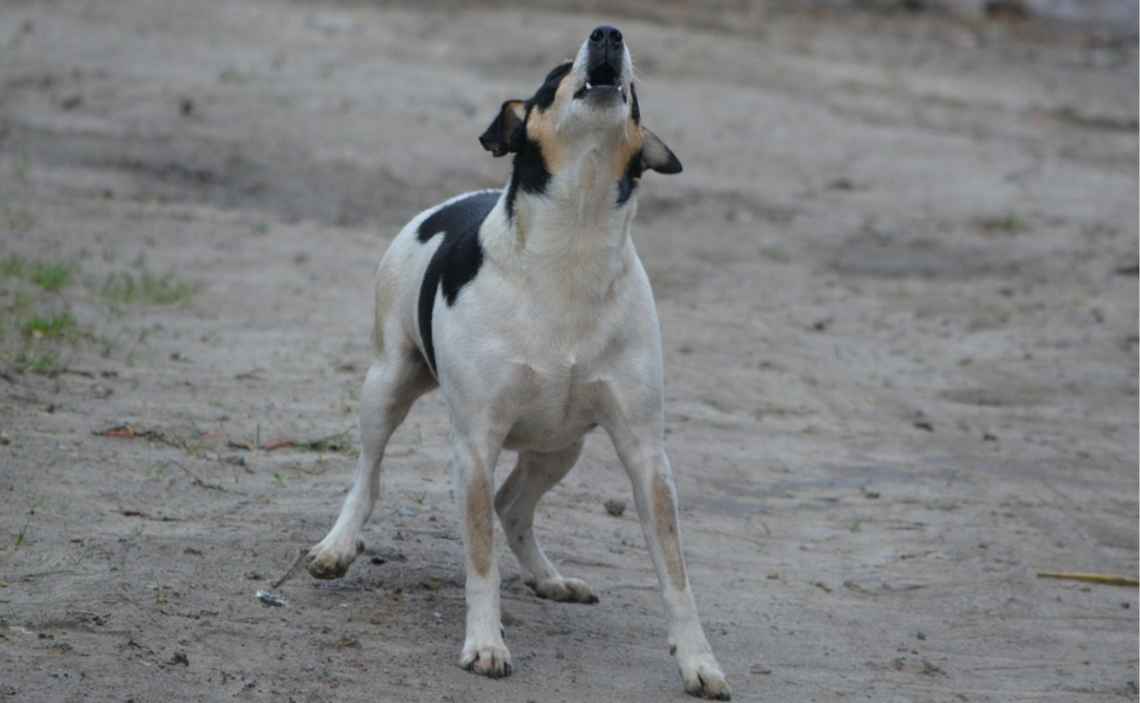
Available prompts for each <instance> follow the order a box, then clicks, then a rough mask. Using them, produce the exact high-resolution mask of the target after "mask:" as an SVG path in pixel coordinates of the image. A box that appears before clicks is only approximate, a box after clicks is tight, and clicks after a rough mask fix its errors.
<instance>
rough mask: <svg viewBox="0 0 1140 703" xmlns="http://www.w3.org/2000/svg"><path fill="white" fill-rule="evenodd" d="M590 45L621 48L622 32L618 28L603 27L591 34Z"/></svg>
mask: <svg viewBox="0 0 1140 703" xmlns="http://www.w3.org/2000/svg"><path fill="white" fill-rule="evenodd" d="M590 43H592V44H598V45H602V46H605V45H607V44H608V45H609V46H612V47H618V46H621V31H620V30H619V29H618V28H617V27H609V26H607V25H602V26H601V27H598V28H597V29H595V30H594V31H592V32H590Z"/></svg>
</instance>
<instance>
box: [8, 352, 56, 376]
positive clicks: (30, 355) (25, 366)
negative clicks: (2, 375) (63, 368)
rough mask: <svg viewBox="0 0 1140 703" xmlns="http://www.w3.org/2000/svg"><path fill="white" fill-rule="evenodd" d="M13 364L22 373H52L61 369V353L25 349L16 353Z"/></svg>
mask: <svg viewBox="0 0 1140 703" xmlns="http://www.w3.org/2000/svg"><path fill="white" fill-rule="evenodd" d="M12 365H13V366H14V367H15V368H16V370H17V371H19V372H20V373H42V374H52V373H55V372H56V371H59V369H60V365H59V354H56V353H55V352H54V351H50V350H49V351H37V350H33V349H25V350H24V351H22V352H20V353H19V354H17V355H16V358H15V359H13V360H12Z"/></svg>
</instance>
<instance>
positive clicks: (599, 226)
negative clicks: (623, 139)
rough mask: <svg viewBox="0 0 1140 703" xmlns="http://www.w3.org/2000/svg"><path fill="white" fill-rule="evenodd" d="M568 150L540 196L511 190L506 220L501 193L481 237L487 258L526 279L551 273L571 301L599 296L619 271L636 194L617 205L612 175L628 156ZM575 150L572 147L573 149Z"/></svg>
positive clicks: (607, 149)
mask: <svg viewBox="0 0 1140 703" xmlns="http://www.w3.org/2000/svg"><path fill="white" fill-rule="evenodd" d="M618 139H620V135H616V136H615V137H614V142H615V143H606V142H594V143H591V144H585V145H571V148H569V149H567V150H566V153H564V154H561V155H560V156H561V158H562V161H561V164H560V165H561V168H560V169H559V170H558V172H557V173H555V174H553V175H551V177H550V179H549V181H548V182H547V184H546V187H545V189H544V191H543V192H542V193H531V192H527V191H526V190H525V189H522V188H518V189H516V190H515V193H514V200H513V202H512V203H511V207H510V213H509V214H508V208H507V207H506V200H507V198H508V197H509V191H510V190H511V189H510V187H509V182H508V187H507V188H506V189H504V195H503V199H502V200H501V201H500V203H499V206H498V207H496V209H495V212H494V213H493V215H494V216H497V217H498V218H499V223H500V227H494V228H490V229H489V230H485V235H484V239H485V241H484V242H483V244H484V248H485V249H486V250H487V254H488V256H490V257H491V258H492V259H494V260H496V261H497V262H498V263H499V264H500V265H502V266H505V267H507V268H514V269H518V270H522V271H527V272H534V273H540V272H543V271H546V272H549V271H551V270H555V271H558V272H559V273H560V274H561V275H560V276H559V277H558V278H559V279H560V280H562V281H563V282H565V283H568V284H570V285H573V287H574V288H575V291H574V292H575V293H576V294H590V293H593V294H595V295H604V294H605V293H606V291H608V289H609V287H610V286H611V285H612V284H613V281H614V280H615V279H616V278H617V277H618V276H619V275H621V273H622V272H623V271H624V270H625V268H626V265H627V260H626V257H627V256H628V255H629V254H630V252H629V251H628V250H629V249H630V248H631V242H630V229H631V225H632V223H633V217H634V215H635V214H636V212H637V201H636V195H631V196H630V197H628V199H627V200H626V201H625V202H624V203H621V204H620V205H619V204H618V202H617V201H618V175H619V174H621V172H622V169H623V168H624V162H625V161H626V160H628V152H627V151H626V150H623V149H621V148H620V146H621V145H620V143H616V142H617V140H618ZM575 147H576V148H575Z"/></svg>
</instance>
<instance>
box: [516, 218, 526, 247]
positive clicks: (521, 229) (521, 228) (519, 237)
mask: <svg viewBox="0 0 1140 703" xmlns="http://www.w3.org/2000/svg"><path fill="white" fill-rule="evenodd" d="M515 243H517V244H518V245H519V249H520V250H521V249H526V210H525V209H521V208H520V209H517V210H515Z"/></svg>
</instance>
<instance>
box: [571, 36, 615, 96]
mask: <svg viewBox="0 0 1140 703" xmlns="http://www.w3.org/2000/svg"><path fill="white" fill-rule="evenodd" d="M587 46H588V47H589V48H588V49H587V54H586V83H585V84H584V85H583V86H582V87H581V88H580V89H579V90H578V92H577V93H575V94H574V97H575V98H585V97H589V98H590V99H591V100H606V99H612V98H615V97H621V101H622V102H626V100H628V98H627V96H626V94H625V86H624V85H622V82H621V75H622V68H623V67H624V64H625V45H624V44H622V37H621V31H620V30H619V29H617V28H616V27H608V26H601V27H598V28H597V29H595V30H594V31H593V32H591V33H590V38H589V40H588V44H587Z"/></svg>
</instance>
